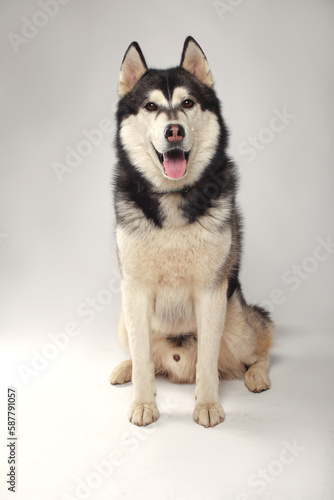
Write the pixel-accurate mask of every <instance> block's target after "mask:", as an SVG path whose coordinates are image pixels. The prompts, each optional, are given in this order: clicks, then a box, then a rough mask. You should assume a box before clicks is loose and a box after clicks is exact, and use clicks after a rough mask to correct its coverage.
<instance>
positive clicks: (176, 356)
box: [173, 354, 181, 363]
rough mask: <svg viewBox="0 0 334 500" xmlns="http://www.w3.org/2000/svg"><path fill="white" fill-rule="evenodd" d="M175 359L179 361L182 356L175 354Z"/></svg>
mask: <svg viewBox="0 0 334 500" xmlns="http://www.w3.org/2000/svg"><path fill="white" fill-rule="evenodd" d="M173 359H175V361H176V362H177V363H178V362H179V361H180V359H181V358H180V356H179V355H178V354H174V356H173Z"/></svg>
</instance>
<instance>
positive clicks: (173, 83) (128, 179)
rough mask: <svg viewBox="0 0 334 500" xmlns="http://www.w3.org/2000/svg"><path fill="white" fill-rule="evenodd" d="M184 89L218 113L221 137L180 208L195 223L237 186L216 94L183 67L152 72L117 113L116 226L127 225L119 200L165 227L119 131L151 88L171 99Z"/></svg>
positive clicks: (149, 186) (156, 200)
mask: <svg viewBox="0 0 334 500" xmlns="http://www.w3.org/2000/svg"><path fill="white" fill-rule="evenodd" d="M179 86H185V87H187V88H189V92H190V94H191V95H193V96H194V98H195V100H196V102H197V103H198V104H199V105H200V106H201V109H202V110H203V111H205V110H209V111H211V112H212V113H215V114H216V116H217V119H218V122H219V126H220V130H221V132H220V137H219V144H218V147H217V152H216V154H215V155H214V157H213V158H212V160H211V162H210V164H209V165H208V167H207V168H206V170H205V171H204V172H203V174H202V176H201V178H200V179H199V180H198V182H197V183H196V187H195V189H192V190H191V191H189V192H186V193H182V202H181V208H182V213H183V215H184V217H185V218H186V219H187V221H188V222H189V223H193V222H195V221H196V220H198V219H199V218H200V217H202V216H204V215H206V214H207V211H208V209H209V208H210V207H212V206H214V204H215V201H216V200H217V199H218V198H221V197H223V196H227V195H231V194H232V193H234V192H235V190H236V187H237V175H236V171H235V166H234V164H233V163H232V162H231V160H230V159H229V158H228V156H227V154H226V153H225V151H226V147H227V142H228V132H227V128H226V126H225V123H224V121H223V119H222V116H221V112H220V102H219V100H218V98H217V96H216V94H215V91H214V90H213V89H212V88H211V87H208V86H206V85H204V84H202V83H201V82H200V81H199V80H197V78H195V77H194V76H192V75H191V74H190V73H189V72H188V71H186V70H185V69H183V68H181V67H177V68H171V69H169V70H156V69H149V70H148V71H147V72H146V73H145V74H144V75H143V76H142V78H141V79H140V81H139V82H138V84H137V85H136V86H135V87H134V88H133V89H132V91H130V92H129V93H128V94H127V95H125V96H124V97H123V98H122V99H121V100H120V101H119V105H118V109H117V113H116V119H117V130H118V132H117V136H116V141H115V145H116V151H117V157H118V165H117V169H116V176H115V181H114V196H115V204H116V216H117V223H119V224H120V225H122V224H125V223H126V221H125V220H123V219H122V215H121V214H120V213H118V211H117V200H118V198H119V197H121V198H122V199H126V200H129V201H130V200H131V201H133V202H135V204H136V206H137V207H138V208H140V209H141V210H142V211H143V213H144V215H145V217H147V218H148V219H149V220H151V221H152V222H153V223H154V224H155V226H156V227H163V216H162V213H161V210H160V207H159V196H158V195H157V194H156V193H155V192H153V193H152V192H150V191H154V190H153V186H152V184H150V183H149V182H148V181H147V180H146V179H144V178H143V176H142V175H141V174H140V173H139V172H138V171H137V170H136V169H135V168H134V167H133V166H132V165H131V162H130V161H129V158H128V156H127V154H126V153H125V151H124V150H123V147H122V144H121V140H120V135H119V130H120V126H121V123H122V121H123V120H124V119H126V118H127V117H128V116H130V115H132V114H137V113H138V111H139V109H140V108H141V107H142V105H143V103H144V101H145V99H147V95H148V93H149V91H150V90H151V89H152V88H158V89H159V90H161V91H162V92H163V94H164V95H165V97H166V98H167V99H168V98H169V97H170V96H171V94H172V92H173V89H174V88H175V87H179Z"/></svg>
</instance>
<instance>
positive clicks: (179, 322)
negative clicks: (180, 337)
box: [152, 287, 196, 335]
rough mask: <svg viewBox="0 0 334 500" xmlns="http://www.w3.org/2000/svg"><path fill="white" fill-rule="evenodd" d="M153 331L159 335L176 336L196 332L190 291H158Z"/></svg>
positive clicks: (167, 289) (172, 288)
mask: <svg viewBox="0 0 334 500" xmlns="http://www.w3.org/2000/svg"><path fill="white" fill-rule="evenodd" d="M152 331H153V332H154V333H156V334H157V335H173V334H174V335H175V334H180V333H189V332H195V331H196V315H195V307H194V300H193V298H192V296H191V295H190V294H189V290H186V289H184V288H178V289H177V288H176V287H160V288H159V289H158V290H157V291H156V294H155V300H154V310H153V316H152Z"/></svg>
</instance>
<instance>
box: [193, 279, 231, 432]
mask: <svg viewBox="0 0 334 500" xmlns="http://www.w3.org/2000/svg"><path fill="white" fill-rule="evenodd" d="M226 290H227V283H224V284H222V285H221V286H219V288H216V289H215V290H209V289H207V290H205V291H204V292H203V293H202V294H200V297H199V298H198V302H197V327H198V358H197V367H196V392H195V399H196V406H195V410H194V414H193V418H194V420H195V422H197V423H198V424H201V425H203V426H204V427H214V426H215V425H217V424H219V423H220V422H223V420H224V418H225V414H224V410H223V408H222V406H221V404H220V402H219V396H218V389H219V377H218V356H219V347H220V341H221V336H222V333H223V329H224V322H225V313H226Z"/></svg>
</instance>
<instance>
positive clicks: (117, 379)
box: [109, 312, 132, 385]
mask: <svg viewBox="0 0 334 500" xmlns="http://www.w3.org/2000/svg"><path fill="white" fill-rule="evenodd" d="M118 338H119V342H120V344H121V346H122V347H123V349H125V350H126V351H129V350H130V348H129V339H128V332H127V331H126V328H125V323H124V317H123V312H122V314H121V317H120V320H119V324H118ZM131 378H132V360H131V359H128V360H127V361H123V363H121V364H119V365H118V366H116V368H114V370H113V371H112V373H111V375H110V377H109V382H110V383H111V384H112V385H117V384H126V383H127V382H130V380H131Z"/></svg>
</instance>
